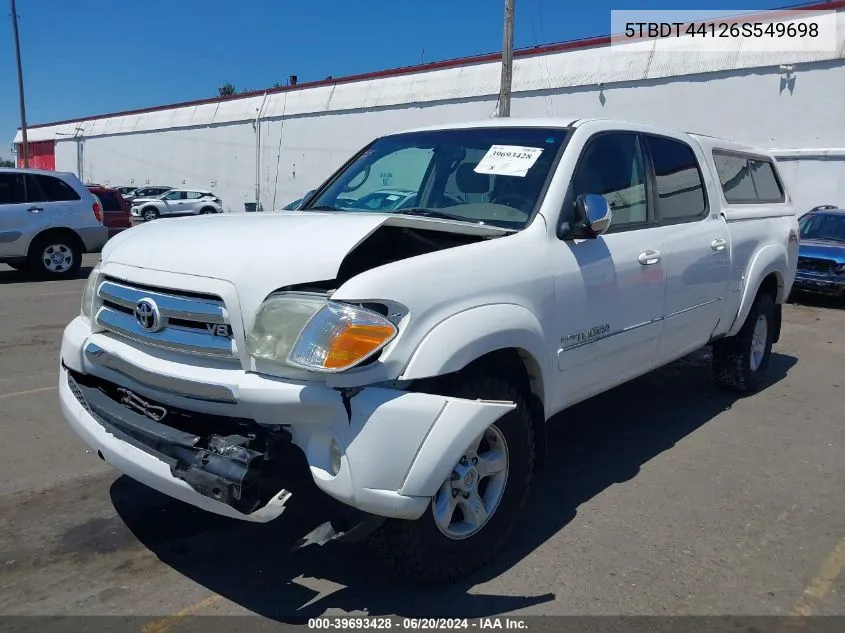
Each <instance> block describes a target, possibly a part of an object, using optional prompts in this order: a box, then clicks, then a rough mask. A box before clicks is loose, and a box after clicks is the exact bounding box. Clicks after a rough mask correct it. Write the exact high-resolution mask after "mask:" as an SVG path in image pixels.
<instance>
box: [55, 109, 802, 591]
mask: <svg viewBox="0 0 845 633" xmlns="http://www.w3.org/2000/svg"><path fill="white" fill-rule="evenodd" d="M386 178H387V179H388V180H390V182H387V183H385V179H386ZM388 185H389V186H391V187H400V188H403V189H412V190H415V191H417V192H418V196H417V202H416V205H417V206H416V207H414V208H407V209H400V210H393V211H388V212H369V211H364V210H361V209H349V208H348V205H349V201H350V200H352V201H354V200H356V199H358V198H361V197H363V196H365V195H367V194H368V193H370V192H372V191H375V190H377V189H379V188H383V187H384V186H388ZM344 205H347V206H346V207H345V206H344ZM196 245H202V246H201V248H199V249H198V250H197V251H194V248H195V247H196ZM797 255H798V224H797V221H796V218H795V213H794V209H793V206H792V204H791V202H790V198H789V195H788V193H787V191H786V190H785V188H784V184H783V181H782V180H781V178H780V176H779V175H778V169H777V165H776V162H775V160H774V159H773V158H772V157H771V156H770V155H768V154H766V153H765V152H763V151H760V150H754V149H751V148H749V147H745V146H742V145H739V144H736V143H734V142H731V141H727V140H721V139H717V138H711V137H706V136H700V135H693V134H686V133H683V132H679V131H675V130H671V129H666V128H663V127H655V126H652V125H644V124H638V123H631V122H626V121H613V120H600V119H578V120H544V119H525V120H520V119H504V120H503V119H495V120H486V121H482V122H477V123H462V124H459V125H450V126H441V127H436V128H426V129H420V130H413V131H408V132H403V133H398V134H390V135H386V136H384V137H382V138H379V139H377V140H375V141H374V142H372V143H371V144H369V145H367V146H366V147H365V148H363V149H362V150H361V151H360V152H359V153H357V154H356V155H355V156H354V157H352V158H351V159H350V160H349V161H348V162H347V163H346V164H344V165H343V166H342V167H341V168H340V169H339V170H338V171H337V172H336V173H335V174H334V175H333V176H331V178H329V179H328V180H327V181H326V182H325V183H324V184H323V185H321V186H320V187H319V188H318V189H316V190H315V191H314V192H312V193H310V194H309V195H308V196H307V198H306V200H305V202H304V204H303V206H302V207H301V208H300V209H299V210H297V211H292V212H280V213H275V214H267V213H265V214H224V215H213V216H205V217H200V218H185V219H177V220H174V221H171V222H168V223H167V224H166V226H165V225H162V224H160V223H158V222H153V223H149V224H147V225H143V226H139V227H136V228H133V229H131V230H129V231H125V232H123V233H122V234H120V235H118V236H116V237H115V238H113V239H112V240H111V241H110V242H109V243H108V245H107V246H106V248H105V249H104V251H103V254H102V261H101V262H100V264H98V266H97V267H96V268H95V269H94V270H93V271H92V273H91V276H90V278H89V280H88V283H87V285H86V287H85V291H84V296H83V299H82V310H81V315H80V316H79V317H77V318H76V319H74V320H73V322H71V323H70V324H69V325H68V327H67V328H66V330H65V332H64V339H63V343H62V349H61V367H60V394H61V396H60V397H61V407H62V411H63V413H64V415H65V417H66V418H67V420H68V422H69V423H70V425H71V426H72V427H73V429H74V430H75V431H76V433H78V434H79V436H81V438H82V439H83V440H84V441H85V443H87V444H88V445H89V446H90V447H91V448H92V449H93V450H94V451H96V452H97V454H98V455H99V456H100V457H101V458H102V459H104V460H105V461H106V462H108V463H109V464H111V465H112V466H113V467H114V468H116V469H117V470H119V471H122V472H123V473H126V474H127V475H129V476H130V477H132V478H134V479H136V480H137V481H139V482H142V483H143V484H146V485H147V486H150V487H152V488H154V489H156V490H159V491H161V492H163V493H165V494H167V495H170V496H172V497H175V498H177V499H181V500H183V501H185V502H188V503H190V504H193V505H195V506H198V507H200V508H204V509H206V510H209V511H211V512H215V513H218V514H222V515H226V516H229V517H236V518H239V519H244V520H248V521H259V522H266V521H270V520H272V519H275V518H276V517H278V516H279V515H280V514H282V512H283V510H284V508H285V504H287V503H288V502H289V501H290V500H291V498H292V497H293V498H296V496H297V495H295V494H292V490H293V488H294V486H293V484H289V483H288V482H292V481H294V480H295V479H296V477H295V475H296V473H300V474H301V473H304V474H305V475H306V476H305V478H304V479H305V480H306V481H307V482H308V484H309V485H310V486H311V488H310V490H312V493H314V494H319V495H322V496H323V497H324V498H325V500H327V501H331V502H332V503H334V504H336V505H337V506H339V507H342V508H344V509H348V510H349V514H348V515H347V516H346V517H345V521H346V523H345V527H344V528H342V529H344V530H345V529H347V528H351V530H349V531H348V532H346V534H347V535H349V534H357V535H358V536H359V537H361V536H366V538H367V539H368V540H369V542H370V543H371V545H372V546H373V549H374V551H375V552H376V553H377V554H379V555H380V556H381V557H382V558H384V559H385V560H386V561H388V562H389V563H390V564H392V565H393V566H394V567H395V568H396V569H397V570H399V571H400V572H402V574H404V575H406V576H409V577H413V578H416V579H421V580H426V581H431V582H444V581H449V580H453V579H456V578H458V577H460V576H463V575H465V574H468V573H469V572H471V571H472V570H474V569H476V568H478V567H479V566H481V565H482V564H484V563H485V562H486V561H488V560H489V559H490V558H491V557H492V556H494V554H495V553H496V552H497V550H498V549H499V548H500V547H501V546H502V544H503V543H504V542H505V540H506V537H507V536H508V534H509V532H510V531H511V528H512V527H513V525H514V524H515V522H516V521H517V519H518V518H519V516H520V514H521V512H522V510H521V508H522V507H523V504H524V503H525V501H526V497H527V495H528V491H529V486H530V484H531V481H532V476H533V474H534V473H535V471H536V470H537V469H538V468H539V467H540V466H541V465H542V463H543V461H544V460H545V459H546V455H545V453H546V451H545V429H546V423H547V420H549V419H550V418H551V417H552V416H553V415H555V414H556V413H558V412H560V411H562V410H563V409H566V408H567V407H569V406H571V405H573V404H575V403H577V402H579V401H582V400H585V399H587V398H590V397H592V396H595V395H597V394H600V393H602V392H604V391H606V390H608V389H611V388H612V387H614V386H616V385H619V384H621V383H623V382H625V381H628V380H631V379H632V378H634V377H636V376H639V375H641V374H644V373H646V372H648V371H650V370H652V369H654V368H656V367H658V366H661V365H664V364H666V363H670V362H672V361H674V360H676V359H678V358H680V357H682V356H684V355H686V354H688V353H690V352H692V351H694V350H696V349H698V348H701V347H703V346H705V345H708V344H712V346H713V363H714V375H715V379H716V382H717V383H720V384H721V385H723V386H725V387H729V388H732V389H734V390H737V391H740V392H748V391H752V390H754V389H757V388H759V387H760V386H761V385H762V384H763V382H762V381H763V379H764V376H765V373H766V371H767V367H768V365H769V359H770V354H771V349H772V344H773V343H776V342H777V340H778V337H779V335H780V323H781V318H780V315H781V306H782V304H783V302H784V300H785V297H786V296H787V295H788V293H789V290H790V287H791V285H792V282H793V278H794V276H795V271H796V263H797ZM636 407H637V403H636V402H632V403H631V408H632V410H633V409H636ZM305 490H306V491H307V490H309V488H308V487H305ZM297 494H298V493H297ZM356 515H357V516H356ZM340 531H342V530H341V529H338V530H337V532H340ZM336 536H337V535H336Z"/></svg>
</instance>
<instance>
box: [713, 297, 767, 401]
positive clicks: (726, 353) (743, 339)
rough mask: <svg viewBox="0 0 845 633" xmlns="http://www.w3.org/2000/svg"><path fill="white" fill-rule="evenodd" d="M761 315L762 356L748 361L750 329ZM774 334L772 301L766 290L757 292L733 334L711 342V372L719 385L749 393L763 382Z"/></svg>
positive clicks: (750, 358) (752, 343)
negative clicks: (764, 321)
mask: <svg viewBox="0 0 845 633" xmlns="http://www.w3.org/2000/svg"><path fill="white" fill-rule="evenodd" d="M761 318H765V319H766V326H767V327H766V328H765V330H764V331H765V336H766V341H765V343H764V345H763V356H762V360H761V361H759V363H757V364H756V366H755V363H754V362H753V361H752V356H753V348H754V331H755V328H756V327H757V323H758V321H759V320H760V319H761ZM774 335H775V301H774V297H772V295H771V294H770V293H768V292H765V293H761V294H758V295H757V298H756V299H755V300H754V304H753V305H752V306H751V311H750V312H749V313H748V317H747V318H746V319H745V323H743V325H742V329H740V331H739V332H737V333H736V335H735V336H732V337H730V338H725V339H721V340H718V341H716V342H715V343H714V344H713V375H714V377H715V379H716V382H717V383H718V384H719V386H720V387H722V388H724V389H727V390H729V391H734V392H736V393H753V392H755V391H757V390H758V389H760V387H762V385H763V380H764V378H765V375H766V372H767V371H768V369H769V363H770V361H771V356H772V343H773V341H774Z"/></svg>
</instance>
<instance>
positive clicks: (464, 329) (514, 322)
mask: <svg viewBox="0 0 845 633" xmlns="http://www.w3.org/2000/svg"><path fill="white" fill-rule="evenodd" d="M508 348H516V349H519V350H522V351H524V352H525V353H527V354H528V355H530V356H531V357H532V359H533V361H534V363H536V365H537V367H538V368H539V374H540V375H539V376H536V379H537V380H536V382H537V384H536V385H535V386H534V391H535V392H536V393H537V395H538V396H539V398H540V400H541V401H542V402H543V405H544V408H545V409H546V414H547V415H548V406H549V405H548V398H547V397H546V394H548V393H549V391H550V388H551V385H550V377H549V354H548V351H547V345H546V341H545V336H544V333H543V328H542V326H541V325H540V322H539V321H538V320H537V317H536V316H534V314H533V313H532V312H531V311H530V310H528V309H527V308H525V307H523V306H521V305H518V304H513V303H496V304H488V305H483V306H478V307H475V308H470V309H469V310H465V311H463V312H459V313H457V314H455V315H453V316H450V317H449V318H447V319H446V320H444V321H441V322H440V323H438V324H437V325H435V326H434V327H433V328H432V329H431V330H429V331H428V333H427V334H426V335H425V336H424V337H423V339H422V340H421V341H420V342H419V343H418V344H417V346H416V348H415V349H414V352H413V354H411V356H410V359H409V360H408V362H407V364H406V365H405V368H404V370H403V371H402V374H401V375H400V377H399V378H400V379H401V380H414V379H419V378H429V377H432V376H441V375H444V374H449V373H452V372H456V371H458V370H460V369H462V368H464V367H466V366H467V365H469V364H470V363H471V362H472V361H474V360H476V359H478V358H480V357H482V356H484V355H485V354H489V353H491V352H495V351H498V350H502V349H508Z"/></svg>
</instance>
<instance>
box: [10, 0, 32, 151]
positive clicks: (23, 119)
mask: <svg viewBox="0 0 845 633" xmlns="http://www.w3.org/2000/svg"><path fill="white" fill-rule="evenodd" d="M11 3H12V37H13V38H14V40H15V60H16V61H17V64H18V99H19V101H20V105H21V134H22V136H23V166H24V167H29V142H28V141H27V139H26V107H25V106H24V98H23V70H22V69H21V45H20V41H19V40H18V14H17V11H16V10H15V0H11Z"/></svg>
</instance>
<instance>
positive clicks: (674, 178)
mask: <svg viewBox="0 0 845 633" xmlns="http://www.w3.org/2000/svg"><path fill="white" fill-rule="evenodd" d="M646 143H647V144H648V148H649V151H650V153H651V162H652V164H653V165H654V178H655V181H656V183H657V200H658V202H657V212H658V214H659V216H660V220H661V221H666V222H668V223H673V222H681V221H687V220H697V219H700V218H701V217H702V216H703V215H704V213H705V212H706V211H707V198H706V197H705V194H704V182H703V181H702V178H701V170H700V169H699V167H698V161H697V160H696V158H695V154H694V153H693V151H692V149H691V148H690V146H689V145H687V144H686V143H682V142H681V141H677V140H675V139H670V138H665V137H662V136H651V135H648V136H646Z"/></svg>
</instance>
